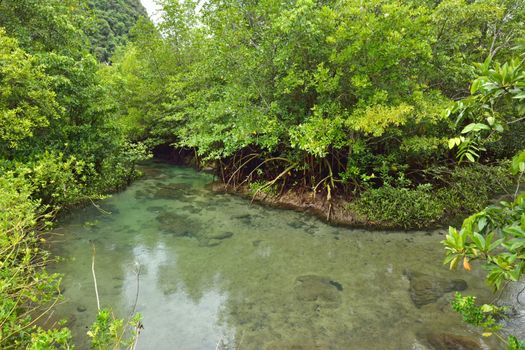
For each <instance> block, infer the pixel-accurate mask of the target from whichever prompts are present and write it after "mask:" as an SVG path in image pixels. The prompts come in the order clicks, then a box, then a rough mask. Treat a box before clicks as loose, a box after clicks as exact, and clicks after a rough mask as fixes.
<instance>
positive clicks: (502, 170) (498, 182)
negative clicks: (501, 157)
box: [438, 164, 513, 216]
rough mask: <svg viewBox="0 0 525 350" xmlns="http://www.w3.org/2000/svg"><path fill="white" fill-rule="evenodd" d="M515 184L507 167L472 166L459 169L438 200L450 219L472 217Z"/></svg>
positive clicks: (454, 172) (453, 173)
mask: <svg viewBox="0 0 525 350" xmlns="http://www.w3.org/2000/svg"><path fill="white" fill-rule="evenodd" d="M512 184H513V182H512V177H511V176H510V175H509V172H508V167H507V166H506V164H501V165H491V166H489V165H482V164H472V165H470V166H465V167H457V168H455V169H454V170H453V172H452V174H451V178H450V186H448V187H445V188H442V189H440V190H439V191H438V197H439V198H440V199H441V201H442V202H443V203H444V205H445V207H446V208H447V209H446V211H447V213H448V214H449V215H450V216H456V215H458V214H471V213H474V212H476V211H479V210H481V209H483V208H484V207H485V206H486V205H487V203H488V202H489V201H490V200H491V199H492V198H493V197H494V195H496V194H499V193H505V192H506V191H507V190H508V189H509V188H511V187H512Z"/></svg>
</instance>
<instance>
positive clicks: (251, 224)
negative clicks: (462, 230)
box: [53, 164, 490, 350]
mask: <svg viewBox="0 0 525 350" xmlns="http://www.w3.org/2000/svg"><path fill="white" fill-rule="evenodd" d="M145 170H147V174H148V175H147V177H146V178H145V179H143V180H140V181H137V182H136V183H135V184H133V185H132V186H131V187H129V188H128V189H127V190H126V191H124V192H122V193H119V194H116V195H114V196H113V197H112V198H110V199H108V200H105V201H102V202H101V203H100V205H101V207H102V208H103V209H104V210H107V211H110V212H112V214H111V215H107V214H104V213H102V212H100V211H98V210H97V209H96V208H94V207H89V208H85V209H81V210H77V211H75V212H74V213H72V214H71V215H70V216H69V217H68V218H67V219H65V220H64V222H63V223H62V224H61V225H60V227H59V228H58V229H57V230H56V233H59V234H60V235H59V236H58V237H59V238H57V242H55V244H54V245H53V248H54V252H55V253H56V254H58V255H60V256H62V257H64V258H65V261H64V262H62V263H60V264H59V265H58V266H55V267H54V268H53V269H54V270H56V271H58V272H61V273H64V274H65V277H64V283H63V286H64V288H65V289H64V296H65V299H66V301H65V302H64V303H63V304H62V305H60V307H59V309H58V313H59V314H60V316H61V317H65V318H68V319H69V320H70V325H71V328H72V330H73V332H74V336H75V338H76V339H77V342H79V344H80V346H79V348H80V349H83V348H88V344H87V343H86V341H87V340H86V338H87V337H86V336H85V333H86V331H87V327H88V325H89V324H91V322H92V321H93V320H94V318H95V314H96V300H95V293H94V287H93V281H92V276H91V248H90V244H91V243H94V244H95V246H96V271H97V280H98V285H99V292H100V298H101V302H102V304H103V305H111V306H112V307H113V309H114V311H115V312H116V314H117V315H118V316H120V317H126V316H127V315H129V313H130V312H131V310H132V308H133V305H134V304H135V300H136V294H137V271H139V272H140V276H139V288H138V292H139V297H138V302H137V307H136V309H137V311H139V312H141V313H142V315H143V323H144V327H145V329H144V331H143V333H142V334H141V338H140V340H139V349H156V350H161V349H184V350H186V349H431V348H432V346H433V347H434V348H439V347H440V346H445V345H446V344H448V343H450V342H460V343H462V344H463V345H462V346H464V347H465V346H477V347H478V348H479V347H485V348H488V347H487V344H485V343H486V340H485V343H484V340H482V339H480V338H479V337H478V336H477V335H476V333H475V332H474V331H473V330H469V329H467V328H466V327H465V326H464V325H463V324H462V322H461V320H460V319H459V317H458V316H457V315H456V314H455V313H454V312H453V311H451V310H450V305H449V303H450V298H451V297H452V294H453V293H454V292H453V291H454V290H464V289H465V288H466V291H465V293H475V294H478V295H481V297H482V298H484V297H485V298H488V297H489V295H490V294H489V291H488V290H486V289H485V288H484V287H483V285H482V278H480V276H476V275H472V274H470V275H467V274H465V273H459V272H457V273H456V272H454V273H453V272H449V271H448V270H447V268H446V267H444V266H443V265H442V263H441V262H442V258H443V251H442V247H441V245H440V244H439V241H440V240H441V239H442V236H441V234H440V233H439V232H418V233H404V232H392V233H383V232H368V231H365V230H355V229H346V228H337V227H332V226H328V225H326V224H324V223H322V222H320V221H318V220H317V219H315V218H313V217H310V216H308V215H306V214H302V213H296V212H293V211H284V210H277V209H269V208H265V207H262V206H258V205H250V203H249V201H246V200H244V199H240V198H237V197H234V196H231V195H218V194H213V193H211V192H210V191H209V190H207V189H206V184H208V183H209V182H210V181H211V180H212V178H211V176H210V175H206V174H202V173H197V172H195V171H193V170H191V169H186V168H179V167H173V166H168V165H162V164H150V165H148V166H147V168H146V169H145ZM478 270H479V269H478ZM82 341H83V342H82ZM443 344H445V345H443Z"/></svg>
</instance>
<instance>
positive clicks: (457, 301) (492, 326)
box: [452, 293, 505, 334]
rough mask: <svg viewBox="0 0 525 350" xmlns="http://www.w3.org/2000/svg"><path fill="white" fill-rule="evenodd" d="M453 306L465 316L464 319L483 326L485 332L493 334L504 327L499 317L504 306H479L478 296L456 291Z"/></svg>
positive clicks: (477, 325) (474, 324)
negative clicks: (464, 294)
mask: <svg viewBox="0 0 525 350" xmlns="http://www.w3.org/2000/svg"><path fill="white" fill-rule="evenodd" d="M452 308H453V309H454V311H456V312H458V313H459V314H460V315H461V316H463V321H465V322H466V323H468V324H471V325H473V326H476V327H481V328H483V333H484V334H487V333H488V334H491V333H493V332H496V331H498V330H500V329H501V328H502V326H501V324H500V323H499V322H498V319H500V318H501V317H502V316H503V314H504V312H505V308H504V307H498V306H494V305H489V304H484V305H482V306H477V305H476V297H474V296H462V295H461V293H456V295H455V296H454V300H452Z"/></svg>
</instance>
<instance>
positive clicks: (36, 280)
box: [0, 173, 70, 349]
mask: <svg viewBox="0 0 525 350" xmlns="http://www.w3.org/2000/svg"><path fill="white" fill-rule="evenodd" d="M31 191H32V186H31V184H30V183H29V182H28V181H26V180H25V179H24V178H21V177H16V176H14V175H13V173H5V174H4V175H2V176H0V262H1V264H0V325H1V328H0V348H2V349H7V348H16V349H22V348H31V349H44V348H45V349H48V348H52V347H55V346H61V347H63V348H67V347H68V343H69V341H70V333H69V330H67V329H65V328H61V329H55V330H51V331H44V330H42V329H40V328H39V327H37V326H35V325H34V320H35V319H36V318H38V317H40V315H43V314H44V313H45V312H48V311H49V309H48V308H47V307H48V306H49V305H50V304H53V303H54V302H56V301H57V298H58V295H59V294H60V290H59V284H60V279H61V278H60V276H59V275H57V274H48V273H47V272H46V271H45V269H44V268H43V267H44V266H45V265H46V264H47V263H48V262H49V260H50V257H49V253H48V252H46V251H45V250H42V249H40V248H39V244H38V243H39V242H40V241H41V238H40V237H39V236H38V235H37V234H36V233H35V231H34V227H35V225H36V224H37V223H39V222H40V223H41V222H43V221H45V219H46V218H47V217H46V216H45V215H44V214H43V208H42V206H41V205H40V201H37V200H33V199H31Z"/></svg>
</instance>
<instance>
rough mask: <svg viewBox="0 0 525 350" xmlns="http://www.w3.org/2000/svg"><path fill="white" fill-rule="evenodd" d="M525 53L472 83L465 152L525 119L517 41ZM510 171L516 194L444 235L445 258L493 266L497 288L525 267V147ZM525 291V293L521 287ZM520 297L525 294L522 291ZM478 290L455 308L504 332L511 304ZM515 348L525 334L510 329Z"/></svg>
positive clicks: (485, 67)
mask: <svg viewBox="0 0 525 350" xmlns="http://www.w3.org/2000/svg"><path fill="white" fill-rule="evenodd" d="M516 49H517V50H519V52H521V56H522V57H521V58H516V59H513V60H511V61H509V62H505V63H504V64H499V63H496V64H494V65H492V64H491V62H490V60H489V59H487V60H486V61H485V63H484V64H482V65H480V69H481V72H480V76H479V77H477V79H476V80H474V82H473V83H472V87H471V92H472V96H470V97H468V98H466V99H464V100H462V101H459V102H458V103H457V105H456V106H455V108H454V109H455V110H457V111H459V112H460V114H463V115H466V116H467V117H470V118H472V120H471V123H470V124H468V125H466V126H465V127H464V129H463V130H462V134H463V136H459V137H456V138H453V139H451V140H450V144H451V146H454V147H455V146H458V154H459V156H460V157H467V158H471V159H472V160H474V159H475V157H478V156H479V154H478V152H479V151H480V150H484V149H485V145H486V144H487V143H488V142H490V139H491V138H492V137H494V135H497V134H499V133H502V132H503V131H504V130H505V128H504V125H506V126H509V125H512V124H515V123H517V122H520V121H521V120H523V119H525V116H524V112H525V67H524V63H525V59H524V58H525V50H523V49H524V47H523V46H518V47H516ZM509 171H510V172H511V173H512V175H514V176H517V181H516V182H517V184H516V188H515V191H514V193H513V195H512V199H511V200H507V201H500V202H499V203H498V204H494V205H491V206H488V207H487V208H485V209H484V210H482V211H480V212H478V213H475V214H473V215H471V216H469V217H468V218H466V219H465V220H464V222H463V225H462V226H461V228H460V229H459V230H458V229H455V228H454V227H450V228H449V234H448V235H447V236H446V239H445V240H444V241H443V243H444V245H445V249H446V259H445V263H446V264H450V268H451V269H455V268H456V267H457V266H458V265H460V263H462V265H463V268H464V269H465V270H466V271H470V270H471V269H472V265H471V261H476V260H478V261H481V263H482V266H483V267H484V268H485V269H486V270H487V277H486V280H487V283H488V284H489V285H490V286H492V287H493V288H494V290H495V291H498V290H501V289H502V288H505V287H506V285H508V284H509V283H513V282H518V281H520V279H521V278H522V276H523V274H524V273H525V193H522V192H520V185H521V183H520V180H521V179H522V177H523V175H524V174H525V150H522V151H521V152H519V153H518V154H516V155H515V156H514V157H513V158H512V162H511V164H510V169H509ZM520 294H521V293H520ZM517 298H519V294H518V297H517ZM475 301H476V299H475V297H473V296H462V295H460V294H458V295H456V299H455V301H454V303H453V306H454V309H455V310H456V311H458V312H459V313H461V314H462V316H463V319H464V320H465V321H466V322H468V323H470V324H472V325H475V326H478V327H480V328H482V329H483V331H484V333H483V334H484V336H491V335H493V334H496V335H497V336H498V337H500V338H502V339H503V337H502V336H501V335H500V334H499V332H500V331H501V329H502V324H501V322H499V320H501V318H502V317H505V316H506V315H507V314H508V311H509V310H508V308H507V307H505V306H498V305H492V304H484V305H482V306H478V305H476V303H475ZM504 341H505V342H506V344H507V348H508V349H510V350H519V349H524V348H525V340H522V341H519V340H518V339H517V338H516V337H515V336H513V335H509V336H508V337H507V340H504Z"/></svg>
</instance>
